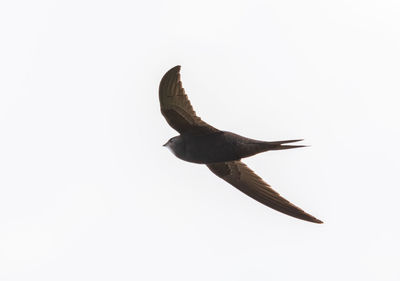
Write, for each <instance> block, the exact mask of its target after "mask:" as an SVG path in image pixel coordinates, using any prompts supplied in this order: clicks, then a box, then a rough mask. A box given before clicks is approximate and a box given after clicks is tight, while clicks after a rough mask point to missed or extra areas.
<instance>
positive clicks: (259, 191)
mask: <svg viewBox="0 0 400 281" xmlns="http://www.w3.org/2000/svg"><path fill="white" fill-rule="evenodd" d="M207 167H208V168H209V169H210V170H211V171H212V172H213V173H214V174H216V175H217V176H218V177H220V178H222V179H223V180H225V181H227V182H228V183H230V184H231V185H233V186H234V187H236V188H237V189H239V190H240V191H242V192H243V193H245V194H246V195H248V196H250V197H251V198H253V199H255V200H257V201H258V202H260V203H262V204H264V205H266V206H268V207H270V208H272V209H275V210H277V211H279V212H282V213H285V214H287V215H289V216H292V217H295V218H298V219H302V220H306V221H310V222H314V223H322V221H320V220H319V219H317V218H315V217H313V216H312V215H310V214H307V213H306V212H304V211H303V210H302V209H300V208H299V207H296V206H295V205H293V204H292V203H290V202H289V201H287V200H286V199H285V198H283V197H282V196H280V195H279V193H277V192H276V191H274V190H273V189H272V188H271V186H270V185H269V184H267V183H266V182H265V181H263V179H262V178H260V177H259V176H257V175H256V174H255V173H254V172H253V171H252V170H251V169H250V168H248V167H247V166H246V164H244V163H243V162H241V161H232V162H221V163H213V164H208V165H207Z"/></svg>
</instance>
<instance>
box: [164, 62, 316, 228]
mask: <svg viewBox="0 0 400 281" xmlns="http://www.w3.org/2000/svg"><path fill="white" fill-rule="evenodd" d="M180 69H181V67H180V66H179V65H178V66H175V67H174V68H172V69H170V70H169V71H168V72H167V73H166V74H165V75H164V77H163V78H162V79H161V82H160V88H159V98H160V106H161V113H162V115H164V117H165V119H166V120H167V122H168V124H169V125H170V126H171V127H172V128H174V129H175V130H176V131H178V132H179V133H180V135H179V136H176V137H173V138H171V139H170V140H169V141H168V142H167V143H166V144H164V146H166V147H168V148H169V149H170V150H171V151H172V153H173V154H175V156H176V157H178V158H180V159H182V160H185V161H188V162H193V163H199V164H206V165H207V167H208V168H209V169H210V170H211V171H212V172H213V173H214V174H216V175H217V176H218V177H220V178H222V179H223V180H225V181H227V182H228V183H230V184H231V185H233V186H234V187H236V188H237V189H239V190H240V191H242V192H243V193H245V194H247V195H248V196H250V197H252V198H253V199H255V200H257V201H258V202H260V203H262V204H264V205H266V206H268V207H271V208H272V209H275V210H277V211H279V212H282V213H285V214H287V215H289V216H292V217H295V218H298V219H302V220H306V221H310V222H314V223H322V221H320V220H319V219H317V218H315V217H313V216H311V215H310V214H307V213H306V212H304V211H303V210H302V209H300V208H298V207H296V206H295V205H293V204H292V203H290V202H289V201H287V200H286V199H284V198H283V197H281V196H280V195H279V194H278V193H277V192H276V191H274V190H273V189H272V188H271V187H270V185H269V184H267V183H266V182H265V181H263V179H262V178H260V177H259V176H257V175H256V174H255V173H254V172H253V171H252V170H250V169H249V168H248V167H247V166H246V165H245V164H244V163H243V162H241V161H240V160H241V159H242V158H246V157H249V156H252V155H255V154H257V153H260V152H265V151H269V150H282V149H291V148H297V147H303V145H288V143H293V142H297V141H301V140H286V141H274V142H267V141H258V140H253V139H249V138H245V137H242V136H239V135H237V134H234V133H231V132H226V131H220V130H218V129H216V128H214V127H212V126H211V125H209V124H207V123H206V122H204V121H203V120H201V119H200V117H198V116H197V115H196V112H195V111H194V110H193V107H192V105H191V104H190V101H189V99H188V97H187V95H186V94H185V90H184V89H183V87H182V82H181V80H180V74H179V72H180Z"/></svg>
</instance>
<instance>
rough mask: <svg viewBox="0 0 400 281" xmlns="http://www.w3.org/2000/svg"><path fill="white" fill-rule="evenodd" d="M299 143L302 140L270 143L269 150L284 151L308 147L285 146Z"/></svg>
mask: <svg viewBox="0 0 400 281" xmlns="http://www.w3.org/2000/svg"><path fill="white" fill-rule="evenodd" d="M298 141H302V139H298V140H284V141H272V142H268V144H269V150H282V149H291V148H299V147H307V145H284V144H285V143H292V142H298Z"/></svg>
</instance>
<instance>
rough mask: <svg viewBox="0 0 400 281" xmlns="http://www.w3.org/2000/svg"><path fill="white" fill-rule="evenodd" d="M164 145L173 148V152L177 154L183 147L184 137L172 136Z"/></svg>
mask: <svg viewBox="0 0 400 281" xmlns="http://www.w3.org/2000/svg"><path fill="white" fill-rule="evenodd" d="M163 146H164V147H166V148H168V149H169V150H171V152H172V153H174V154H175V155H176V154H177V153H180V152H181V150H182V149H183V140H182V137H181V136H176V137H173V138H170V139H169V141H167V142H166V143H165V144H164V145H163Z"/></svg>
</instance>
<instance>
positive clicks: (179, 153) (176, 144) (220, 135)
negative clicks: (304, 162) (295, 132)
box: [165, 131, 302, 164]
mask: <svg viewBox="0 0 400 281" xmlns="http://www.w3.org/2000/svg"><path fill="white" fill-rule="evenodd" d="M295 141H299V140H292V141H283V143H287V142H295ZM165 146H167V147H168V148H170V149H171V151H172V152H173V153H174V154H175V156H176V157H178V158H180V159H182V160H184V161H188V162H192V163H198V164H211V163H218V162H227V161H236V160H240V159H242V158H246V157H250V156H253V155H255V154H258V153H260V152H265V151H268V150H278V149H288V148H295V147H302V145H296V146H294V145H293V146H292V145H290V146H289V145H282V142H266V141H259V140H254V139H249V138H245V137H242V136H240V135H237V134H234V133H231V132H226V131H220V132H215V133H211V134H208V135H201V136H193V135H190V134H183V135H179V136H176V137H174V138H172V139H171V140H170V141H168V142H167V143H166V144H165Z"/></svg>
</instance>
